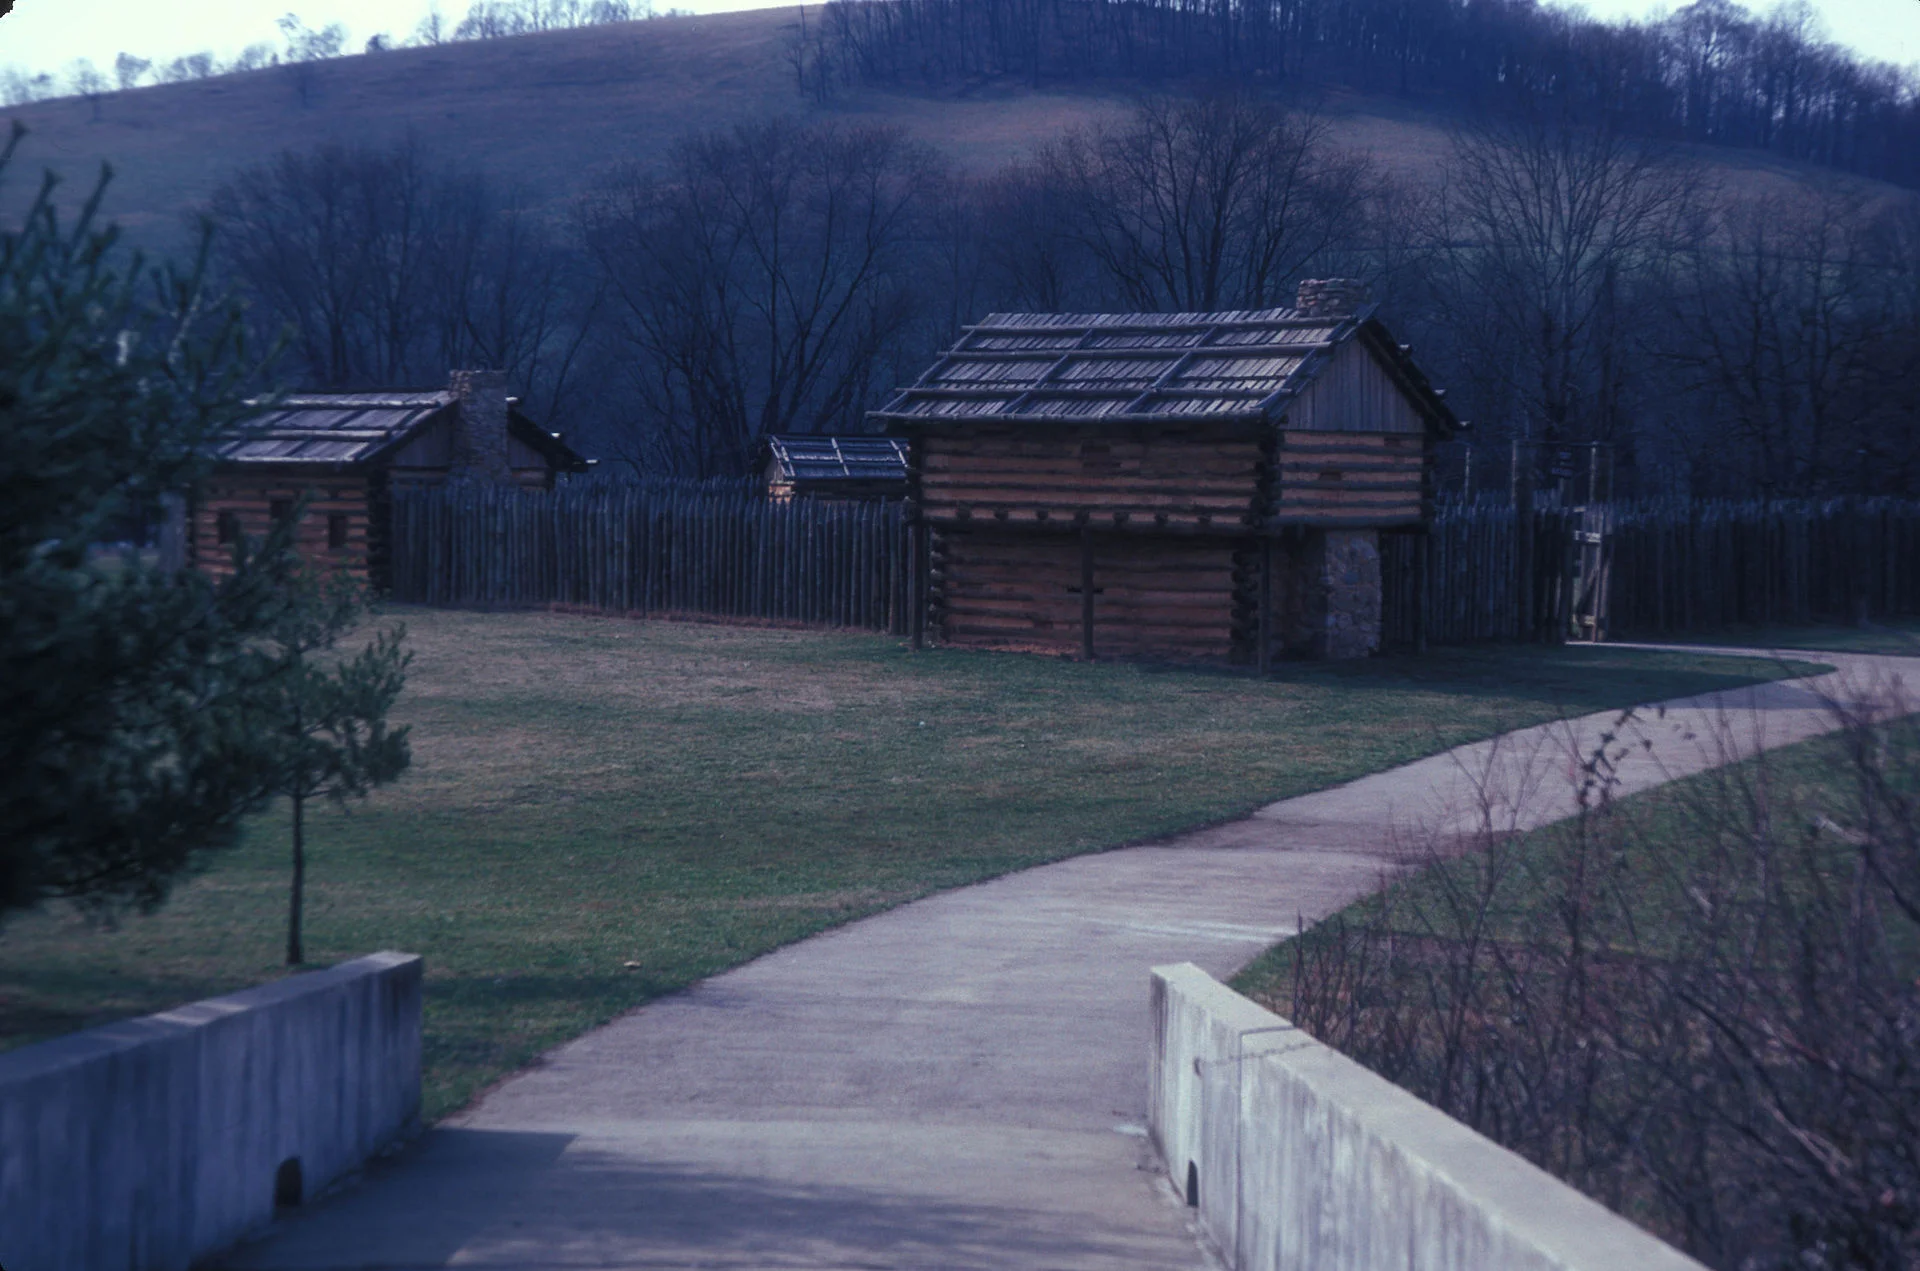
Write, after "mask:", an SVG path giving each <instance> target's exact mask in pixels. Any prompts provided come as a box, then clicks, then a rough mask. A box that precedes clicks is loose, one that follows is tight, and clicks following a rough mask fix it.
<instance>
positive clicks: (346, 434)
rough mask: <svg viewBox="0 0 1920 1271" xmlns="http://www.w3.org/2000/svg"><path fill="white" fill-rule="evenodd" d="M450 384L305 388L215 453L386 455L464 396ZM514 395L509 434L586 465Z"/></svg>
mask: <svg viewBox="0 0 1920 1271" xmlns="http://www.w3.org/2000/svg"><path fill="white" fill-rule="evenodd" d="M459 400H460V399H459V397H458V395H456V394H455V393H453V392H451V391H449V390H446V389H439V390H427V391H419V392H373V393H301V394H298V395H295V396H292V397H283V398H280V399H279V400H278V401H275V402H273V403H272V405H271V406H269V407H267V408H266V409H264V410H262V412H261V413H260V414H258V415H256V416H254V417H253V418H251V419H249V420H247V421H246V422H245V423H243V424H242V425H240V427H239V428H238V429H236V431H235V433H234V435H233V436H231V437H229V438H226V439H224V440H222V441H221V442H220V443H218V444H217V445H216V446H215V447H214V454H215V457H216V458H217V459H218V460H219V461H220V462H221V463H225V464H237V465H240V466H242V467H264V466H274V467H280V466H292V467H321V466H324V467H326V468H328V469H335V468H344V467H352V466H354V465H356V464H362V463H368V462H372V461H375V460H378V459H380V458H381V457H382V456H384V455H387V454H390V453H391V452H393V451H395V450H397V449H399V448H400V447H401V446H403V445H405V444H406V443H407V442H408V441H409V440H411V439H412V438H413V437H415V436H416V435H418V434H419V432H420V431H421V429H423V428H424V427H426V426H427V425H428V424H429V423H431V422H432V421H434V420H435V419H436V418H438V417H439V416H440V414H441V412H442V411H446V410H449V409H453V408H455V407H456V406H457V404H458V402H459ZM514 400H515V399H513V398H508V399H507V401H508V403H509V406H508V410H507V430H508V434H509V435H510V436H512V437H514V438H516V439H518V440H519V441H521V442H524V443H525V444H526V445H528V446H529V447H531V448H532V449H533V450H534V452H535V453H537V454H539V455H540V456H541V457H543V458H544V459H546V461H547V462H548V463H549V464H550V465H551V466H552V467H553V468H554V470H555V471H559V472H585V471H586V470H587V468H588V466H589V465H590V462H591V461H590V460H587V459H583V458H581V457H580V456H579V455H578V454H576V453H574V451H573V449H572V447H570V446H568V445H567V444H566V443H564V442H562V441H561V440H560V434H559V433H554V432H548V431H547V430H546V429H544V428H542V427H540V425H538V424H536V423H535V422H534V421H533V420H531V419H529V418H528V417H527V416H525V415H523V414H521V413H520V411H519V409H518V408H517V407H515V406H513V405H512V403H513V402H514Z"/></svg>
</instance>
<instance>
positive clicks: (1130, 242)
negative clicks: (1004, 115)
mask: <svg viewBox="0 0 1920 1271" xmlns="http://www.w3.org/2000/svg"><path fill="white" fill-rule="evenodd" d="M1039 162H1040V164H1041V165H1042V168H1043V170H1044V171H1045V172H1046V174H1047V176H1048V177H1049V179H1050V180H1051V181H1052V182H1054V183H1055V184H1057V185H1058V186H1059V187H1060V188H1061V189H1062V190H1064V191H1065V192H1066V193H1067V196H1068V197H1069V199H1070V200H1071V206H1070V208H1069V209H1068V211H1069V214H1070V220H1069V226H1070V228H1071V232H1073V233H1075V234H1077V235H1078V236H1079V237H1080V239H1081V241H1082V242H1083V244H1084V246H1085V248H1086V250H1087V251H1088V252H1089V253H1090V254H1091V255H1092V257H1093V259H1094V260H1095V261H1096V262H1097V263H1098V265H1099V268H1100V270H1101V272H1102V274H1103V275H1104V277H1105V278H1106V280H1107V281H1108V283H1109V284H1110V285H1111V287H1112V288H1113V289H1114V291H1115V292H1116V298H1117V299H1118V300H1120V302H1121V303H1124V304H1126V305H1128V306H1130V307H1133V308H1138V309H1148V310H1153V309H1179V310H1189V311H1207V310H1215V309H1222V308H1234V307H1244V308H1262V307H1266V306H1269V305H1273V304H1277V303H1282V302H1284V300H1285V299H1286V297H1287V296H1288V294H1289V288H1290V287H1291V286H1292V284H1293V283H1295V282H1296V281H1297V280H1298V279H1299V276H1300V274H1301V272H1302V271H1303V270H1304V269H1306V268H1307V266H1308V263H1309V262H1311V261H1313V260H1314V259H1316V257H1318V256H1320V255H1321V254H1322V253H1324V252H1326V251H1327V250H1328V249H1329V248H1330V247H1332V246H1333V245H1334V244H1335V243H1336V242H1338V241H1339V240H1340V239H1341V238H1342V236H1343V235H1345V234H1346V233H1348V232H1349V231H1350V230H1351V228H1352V226H1353V224H1354V222H1355V221H1356V220H1358V219H1359V217H1360V216H1361V215H1362V214H1363V212H1364V209H1365V203H1366V199H1367V196H1368V194H1369V193H1370V191H1371V186H1372V183H1373V176H1372V173H1371V171H1370V169H1369V166H1368V164H1367V163H1366V161H1365V160H1364V159H1362V158H1359V157H1357V156H1353V155H1348V154H1345V153H1342V152H1340V151H1338V150H1336V149H1335V148H1334V147H1333V146H1332V145H1330V144H1329V143H1328V141H1327V137H1326V129H1325V126H1324V125H1323V124H1322V123H1321V122H1320V121H1318V120H1315V119H1312V118H1305V117H1300V116H1295V115H1291V114H1289V113H1287V112H1286V111H1284V110H1282V109H1281V108H1279V107H1278V106H1276V105H1274V104H1272V103H1270V102H1266V101H1263V100H1260V99H1258V98H1255V97H1251V96H1248V95H1246V94H1241V93H1222V94H1215V95H1211V96H1207V97H1202V98H1197V99H1192V98H1152V99H1149V100H1147V101H1144V102H1142V103H1141V104H1140V105H1139V107H1138V108H1137V109H1136V110H1135V111H1134V114H1133V116H1132V118H1131V119H1130V120H1128V122H1127V123H1126V124H1124V125H1122V126H1120V127H1116V128H1105V129H1096V130H1093V131H1091V132H1080V133H1073V134H1069V135H1068V137H1067V138H1065V139H1064V140H1063V141H1062V142H1061V143H1060V144H1059V145H1057V146H1054V147H1051V148H1049V149H1047V150H1045V151H1043V152H1042V154H1041V156H1040V158H1039Z"/></svg>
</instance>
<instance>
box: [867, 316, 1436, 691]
mask: <svg viewBox="0 0 1920 1271" xmlns="http://www.w3.org/2000/svg"><path fill="white" fill-rule="evenodd" d="M875 418H876V421H877V422H878V423H879V424H880V425H882V426H883V427H884V428H885V429H886V430H887V431H888V432H889V433H891V434H893V435H895V436H900V437H904V438H906V439H908V440H909V441H910V442H911V445H912V452H911V453H912V461H911V464H910V467H909V487H910V493H909V497H910V499H911V506H912V508H913V510H914V513H915V514H916V516H917V517H918V518H919V519H920V521H921V522H922V523H923V524H924V525H925V526H926V527H928V530H929V531H930V535H931V541H930V569H929V578H930V580H931V581H930V588H929V610H928V613H929V621H930V625H931V629H932V631H933V633H934V635H935V636H936V638H938V639H940V640H942V641H943V642H945V643H949V644H956V645H976V646H984V647H1000V648H1019V649H1039V650H1051V651H1056V652H1062V653H1075V652H1077V653H1079V654H1080V655H1081V656H1084V657H1088V658H1091V657H1094V656H1095V655H1096V652H1097V653H1098V654H1100V655H1107V654H1113V655H1120V656H1149V657H1173V658H1183V659H1206V660H1221V661H1233V662H1246V663H1257V664H1258V665H1260V666H1262V667H1264V666H1266V665H1267V664H1268V663H1269V662H1270V661H1271V660H1272V659H1273V658H1275V657H1289V656H1291V657H1323V658H1346V657H1359V656H1364V655H1366V654H1368V653H1372V652H1374V651H1376V650H1377V649H1378V647H1379V642H1380V629H1381V621H1380V619H1381V601H1382V587H1381V574H1380V544H1379V536H1380V534H1381V533H1382V532H1383V531H1409V530H1412V531H1417V530H1418V529H1419V528H1420V527H1421V526H1422V525H1424V524H1425V523H1426V522H1427V520H1428V519H1429V517H1430V513H1431V470H1432V465H1433V457H1434V447H1435V445H1436V444H1437V443H1438V442H1440V441H1441V440H1443V439H1445V438H1446V437H1448V436H1449V435H1451V434H1452V433H1453V432H1454V431H1455V430H1457V429H1459V428H1461V427H1463V425H1462V424H1461V422H1460V421H1459V420H1458V419H1457V418H1456V417H1455V416H1454V414H1453V412H1452V411H1451V410H1450V409H1449V408H1448V406H1447V404H1446V402H1445V400H1444V394H1443V393H1442V392H1441V391H1440V390H1437V389H1435V388H1434V387H1433V386H1432V385H1431V384H1430V383H1429V382H1428V380H1427V377H1426V376H1425V375H1423V374H1422V373H1421V371H1420V369H1419V368H1418V367H1417V366H1416V365H1415V364H1414V362H1413V359H1412V357H1411V356H1410V355H1409V350H1408V349H1407V348H1406V347H1405V346H1403V345H1400V344H1398V343H1396V342H1395V341H1394V339H1393V336H1392V334H1391V333H1390V332H1389V331H1388V330H1387V328H1386V327H1385V326H1384V325H1383V324H1382V323H1381V321H1380V320H1379V318H1378V317H1377V316H1376V314H1375V311H1374V308H1373V307H1372V306H1371V305H1369V304H1368V303H1366V295H1365V289H1364V287H1362V286H1361V285H1360V284H1358V283H1355V282H1352V281H1349V280H1342V279H1330V280H1321V281H1313V282H1305V283H1302V284H1301V286H1300V290H1299V295H1298V298H1297V303H1296V304H1295V306H1294V307H1292V308H1277V309H1265V310H1258V311H1237V312H1225V313H1132V314H1021V313H999V314H993V315H990V316H989V317H987V318H986V319H985V320H984V321H982V322H980V323H979V324H977V325H975V326H972V327H968V328H966V329H965V331H964V334H963V335H962V336H961V338H960V341H959V342H958V343H957V344H955V345H954V346H953V348H952V349H950V350H949V351H948V352H947V353H946V354H945V355H944V356H942V357H941V358H940V359H939V360H938V361H937V362H936V363H934V365H933V366H932V367H930V368H929V369H928V370H927V372H926V373H925V374H924V375H922V376H921V377H920V378H919V379H918V380H917V381H915V382H914V383H913V384H912V385H911V386H909V387H907V388H905V389H902V390H900V391H899V392H898V393H897V394H896V395H895V396H894V397H893V399H892V400H891V401H889V402H888V403H887V405H886V406H885V407H883V408H882V409H881V410H879V411H877V412H875Z"/></svg>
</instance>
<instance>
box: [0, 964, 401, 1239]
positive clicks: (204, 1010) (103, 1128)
mask: <svg viewBox="0 0 1920 1271" xmlns="http://www.w3.org/2000/svg"><path fill="white" fill-rule="evenodd" d="M420 979H421V963H420V959H419V958H418V957H416V956H414V955H412V954H406V953H376V954H374V955H372V956H371V957H365V958H359V959H356V960H355V961H352V962H343V963H341V964H340V965H339V966H336V967H333V968H332V969H330V970H326V971H314V972H309V973H307V974H304V975H293V976H288V977H287V978H286V979H284V980H279V981H276V982H275V983H272V984H263V985H261V986H260V987H259V988H253V989H248V990H246V991H245V992H241V993H235V994H232V995H231V996H229V997H216V998H211V999H209V1000H207V1001H204V1002H195V1003H193V1004H192V1005H190V1006H183V1007H181V1008H179V1009H178V1010H172V1011H167V1012H165V1013H164V1014H160V1015H149V1016H147V1017H146V1018H144V1019H135V1020H127V1021H125V1022H123V1023H119V1024H111V1025H108V1026H107V1027H105V1028H95V1029H89V1030H88V1031H86V1032H83V1033H76V1034H74V1035H73V1036H71V1037H62V1038H59V1039H57V1040H55V1041H50V1042H46V1043H44V1044H42V1045H39V1046H29V1047H27V1048H25V1049H23V1050H17V1051H13V1052H11V1053H8V1054H4V1055H0V1265H4V1266H5V1267H7V1268H8V1271H40V1269H41V1268H46V1269H47V1271H52V1269H53V1268H59V1269H60V1271H108V1269H109V1268H111V1269H112V1271H174V1269H176V1268H179V1269H182V1271H184V1268H186V1267H188V1266H190V1265H192V1264H193V1263H194V1262H195V1261H196V1260H198V1259H200V1258H204V1257H206V1256H208V1255H209V1254H212V1253H215V1252H217V1251H219V1250H221V1249H224V1248H226V1247H227V1246H229V1245H231V1244H233V1243H235V1242H236V1241H238V1240H239V1239H240V1238H241V1237H242V1236H244V1235H245V1234H246V1233H247V1232H248V1230H249V1229H251V1228H254V1227H257V1226H259V1225H260V1224H262V1223H264V1222H266V1221H267V1220H268V1219H270V1218H272V1217H273V1214H274V1210H275V1208H276V1206H277V1205H285V1204H297V1203H299V1202H300V1201H301V1200H304V1199H306V1198H307V1197H309V1196H311V1195H313V1194H314V1193H315V1192H317V1191H318V1190H320V1189H321V1188H323V1187H325V1186H326V1185H327V1184H328V1183H331V1182H333V1181H334V1180H336V1179H338V1178H339V1177H340V1176H341V1175H343V1174H346V1173H347V1172H349V1171H351V1170H352V1169H354V1168H355V1167H357V1166H358V1165H360V1163H361V1162H363V1161H365V1160H366V1159H367V1158H368V1157H369V1156H371V1155H373V1154H374V1153H375V1152H378V1151H379V1150H380V1149H381V1148H382V1147H384V1146H385V1145H387V1144H388V1143H390V1142H391V1141H393V1140H394V1139H395V1138H396V1137H397V1136H399V1135H401V1134H404V1133H406V1132H407V1131H408V1130H409V1129H410V1128H411V1127H412V1126H413V1125H414V1123H415V1122H416V1121H417V1119H418V1117H419V1113H420V991H421V983H420Z"/></svg>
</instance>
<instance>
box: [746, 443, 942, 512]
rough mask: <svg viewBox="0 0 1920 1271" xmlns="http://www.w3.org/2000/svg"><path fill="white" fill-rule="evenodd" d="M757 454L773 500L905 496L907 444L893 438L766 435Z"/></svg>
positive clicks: (895, 497)
mask: <svg viewBox="0 0 1920 1271" xmlns="http://www.w3.org/2000/svg"><path fill="white" fill-rule="evenodd" d="M762 454H763V459H762V462H761V465H760V471H761V475H762V476H763V477H764V479H765V480H766V485H767V496H768V497H769V498H772V499H776V500H782V501H784V500H787V499H791V498H793V497H795V496H796V495H811V496H813V497H814V498H818V499H904V498H905V497H907V443H906V442H905V441H902V440H901V439H899V438H897V437H816V436H793V435H789V436H778V437H768V438H767V440H766V444H765V447H764V449H763V451H762Z"/></svg>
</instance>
